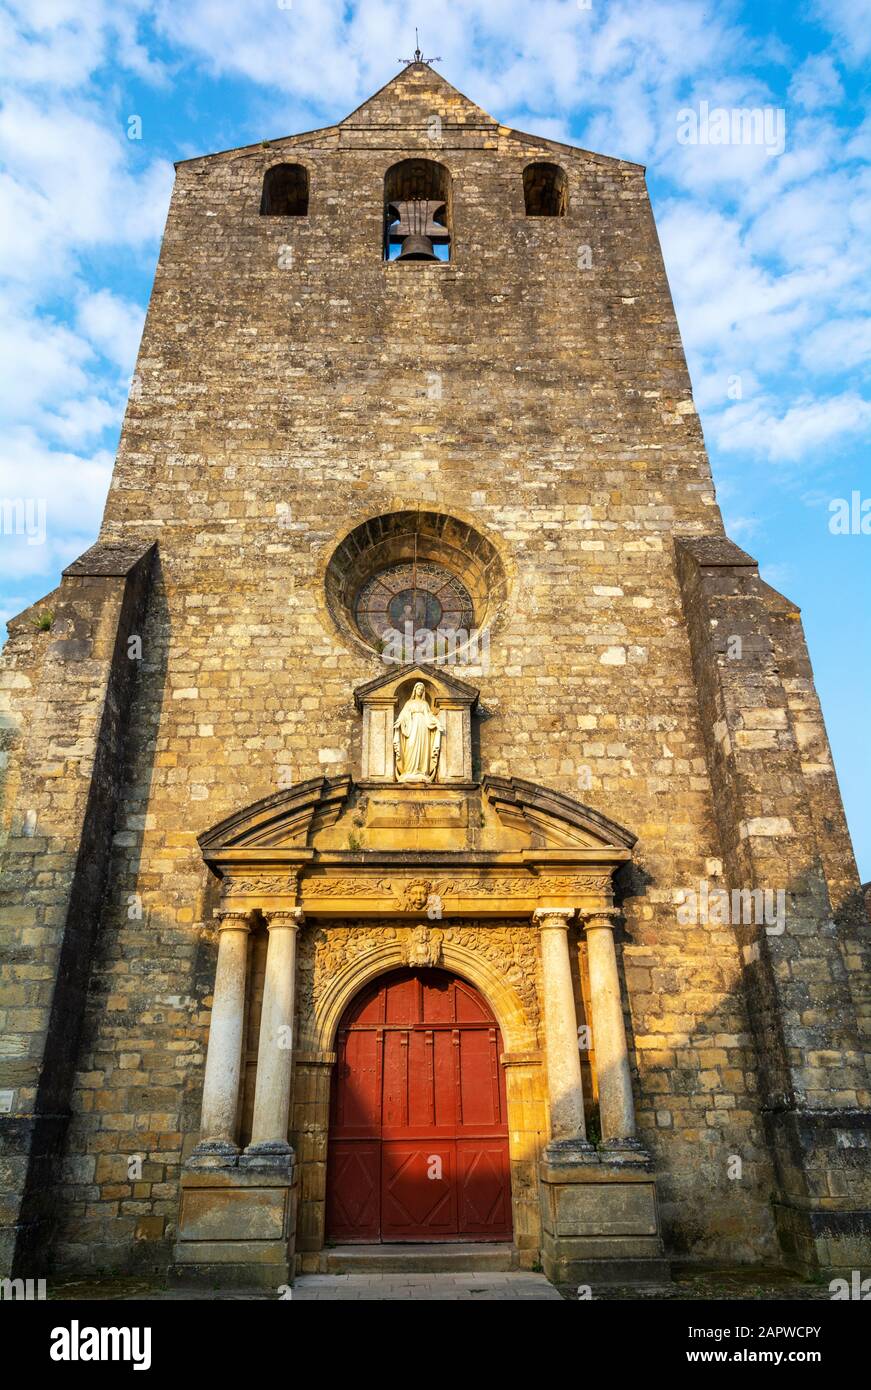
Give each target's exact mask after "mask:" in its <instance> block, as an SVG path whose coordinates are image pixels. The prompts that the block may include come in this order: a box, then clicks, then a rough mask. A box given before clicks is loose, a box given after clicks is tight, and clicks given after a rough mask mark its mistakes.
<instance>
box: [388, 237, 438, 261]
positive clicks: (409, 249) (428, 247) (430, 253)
mask: <svg viewBox="0 0 871 1390" xmlns="http://www.w3.org/2000/svg"><path fill="white" fill-rule="evenodd" d="M396 259H397V260H398V261H437V260H438V256H437V255H436V253H435V251H434V250H433V249H432V241H431V240H430V238H429V237H428V236H423V235H422V234H421V233H420V232H412V233H411V235H410V236H407V237H406V238H405V240H404V241H403V243H402V250H401V251H400V253H399V255H398V256H397V257H396Z"/></svg>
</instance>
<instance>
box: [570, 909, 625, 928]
mask: <svg viewBox="0 0 871 1390" xmlns="http://www.w3.org/2000/svg"><path fill="white" fill-rule="evenodd" d="M620 915H621V914H620V909H619V908H616V907H597V908H593V909H591V910H590V911H589V912H581V913H580V914H579V916H580V920H581V925H582V926H583V928H584V931H595V930H596V929H597V928H601V927H606V928H607V929H608V931H613V930H614V928H615V927H616V925H617V918H618V917H619V916H620Z"/></svg>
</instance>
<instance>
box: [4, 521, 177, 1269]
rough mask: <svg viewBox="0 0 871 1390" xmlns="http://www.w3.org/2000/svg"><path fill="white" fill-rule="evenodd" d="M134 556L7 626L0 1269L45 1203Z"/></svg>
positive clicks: (96, 558) (80, 985) (81, 980)
mask: <svg viewBox="0 0 871 1390" xmlns="http://www.w3.org/2000/svg"><path fill="white" fill-rule="evenodd" d="M152 559H153V546H149V545H147V544H145V545H143V544H135V543H134V544H133V545H131V544H129V543H126V544H125V543H123V542H121V543H116V544H112V543H103V544H98V545H96V546H94V547H92V549H91V550H89V551H88V552H87V553H86V554H85V555H83V556H82V557H81V558H80V559H79V560H77V561H76V562H75V563H74V564H72V565H70V566H69V567H68V568H67V569H66V570H65V571H64V577H63V580H62V582H61V585H60V587H59V588H58V589H57V590H56V591H55V592H54V594H52V595H50V596H49V599H48V600H47V601H46V603H45V604H43V605H41V606H40V607H39V609H38V610H37V608H36V607H34V608H33V609H31V610H28V611H27V612H25V613H23V614H21V615H20V617H19V618H18V619H17V620H16V621H15V623H14V624H10V629H11V637H10V642H9V644H8V647H7V650H6V652H5V654H4V669H3V671H2V673H0V684H2V714H0V718H2V727H3V733H4V737H5V739H6V740H7V750H6V751H7V754H8V755H9V762H8V764H7V767H6V774H7V776H6V786H5V796H4V814H3V825H2V831H3V834H2V873H0V924H2V925H0V931H2V937H0V943H2V965H0V1032H2V1051H0V1087H2V1088H4V1089H8V1091H9V1092H10V1100H11V1104H7V1105H6V1106H5V1107H4V1108H5V1113H4V1115H3V1117H2V1123H0V1197H2V1206H0V1213H2V1221H0V1226H2V1241H0V1259H2V1267H3V1269H4V1271H5V1270H8V1269H10V1268H11V1269H13V1270H17V1269H22V1270H25V1271H26V1272H27V1273H31V1272H32V1270H33V1268H34V1265H33V1261H43V1263H41V1264H39V1265H38V1266H36V1267H38V1268H40V1269H43V1270H44V1268H45V1264H44V1260H45V1253H44V1252H45V1245H46V1241H47V1239H48V1237H49V1235H50V1233H51V1230H52V1226H53V1222H54V1218H55V1210H54V1208H55V1205H56V1201H57V1199H58V1196H59V1191H58V1188H59V1161H60V1155H61V1152H62V1146H63V1142H64V1136H65V1130H66V1124H67V1118H68V1114H69V1106H70V1098H71V1088H72V1082H73V1075H74V1072H75V1069H76V1059H77V1054H78V1043H79V1035H80V1031H81V1027H82V1019H83V1014H84V1008H85V996H86V992H87V988H88V981H89V973H90V964H91V951H92V946H93V942H94V937H95V935H96V931H97V927H98V924H99V916H100V914H99V904H100V903H101V901H102V899H103V895H104V892H105V891H106V885H107V871H108V862H109V845H110V842H111V838H112V834H113V831H114V827H115V817H116V809H117V804H118V797H119V792H120V787H121V782H122V779H123V759H124V752H125V743H126V735H127V724H128V717H129V709H130V701H131V694H132V690H133V687H134V685H135V680H136V671H137V666H138V663H137V661H136V660H135V659H134V657H133V651H132V649H131V647H130V638H131V636H134V635H135V634H136V633H137V630H138V629H139V628H140V626H141V618H142V616H143V611H144V607H145V602H146V597H147V592H148V587H149V582H150V577H151V563H152Z"/></svg>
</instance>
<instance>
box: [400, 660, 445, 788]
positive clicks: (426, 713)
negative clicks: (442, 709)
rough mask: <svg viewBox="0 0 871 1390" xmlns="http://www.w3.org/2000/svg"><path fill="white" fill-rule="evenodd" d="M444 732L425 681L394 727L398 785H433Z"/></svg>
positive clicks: (407, 702) (406, 703) (402, 711)
mask: <svg viewBox="0 0 871 1390" xmlns="http://www.w3.org/2000/svg"><path fill="white" fill-rule="evenodd" d="M443 733H444V728H443V726H442V722H441V720H440V719H439V717H438V716H437V715H435V714H433V712H432V709H431V708H430V703H429V700H428V699H427V698H426V687H425V686H424V683H423V681H415V683H414V689H413V690H412V692H411V698H410V699H408V700H406V702H405V704H404V705H403V706H402V710H401V712H400V715H399V718H398V719H397V720H396V723H395V724H394V725H393V753H394V757H395V760H396V780H397V782H431V781H432V780H433V778H434V777H435V775H436V768H437V767H438V762H439V750H440V749H441V746H442V734H443Z"/></svg>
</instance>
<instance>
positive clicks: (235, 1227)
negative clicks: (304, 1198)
mask: <svg viewBox="0 0 871 1390" xmlns="http://www.w3.org/2000/svg"><path fill="white" fill-rule="evenodd" d="M297 1192H298V1185H297V1174H296V1165H295V1163H293V1162H291V1163H290V1165H289V1167H288V1168H287V1170H286V1171H283V1172H277V1171H276V1170H275V1168H274V1167H273V1169H272V1171H270V1172H266V1171H261V1170H259V1169H253V1170H252V1169H245V1168H240V1167H239V1166H238V1165H237V1166H235V1167H231V1168H225V1169H224V1170H223V1171H219V1170H217V1169H211V1170H194V1171H187V1172H185V1173H184V1174H183V1175H182V1180H181V1202H180V1207H179V1218H178V1236H177V1239H176V1243H175V1249H174V1252H173V1266H172V1276H173V1278H174V1279H175V1280H176V1281H177V1282H182V1283H208V1284H210V1286H211V1287H214V1286H215V1285H216V1284H217V1285H221V1286H225V1287H227V1286H232V1285H236V1286H242V1287H246V1286H247V1287H257V1288H272V1289H275V1290H276V1291H277V1290H278V1288H279V1287H280V1286H281V1285H283V1284H288V1285H289V1284H291V1283H292V1282H293V1269H294V1254H295V1247H296V1207H297Z"/></svg>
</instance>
